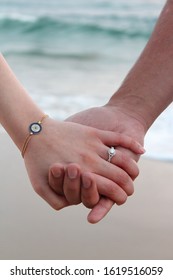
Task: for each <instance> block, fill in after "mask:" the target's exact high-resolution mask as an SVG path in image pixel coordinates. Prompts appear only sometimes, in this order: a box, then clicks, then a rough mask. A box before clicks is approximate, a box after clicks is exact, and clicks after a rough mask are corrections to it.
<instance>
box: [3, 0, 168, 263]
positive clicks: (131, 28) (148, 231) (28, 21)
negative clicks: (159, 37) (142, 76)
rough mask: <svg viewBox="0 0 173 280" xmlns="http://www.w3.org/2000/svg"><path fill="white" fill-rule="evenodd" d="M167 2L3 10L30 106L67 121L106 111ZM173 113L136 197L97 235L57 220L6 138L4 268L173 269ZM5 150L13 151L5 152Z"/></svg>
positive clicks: (7, 50) (114, 0)
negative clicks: (169, 264) (161, 262)
mask: <svg viewBox="0 0 173 280" xmlns="http://www.w3.org/2000/svg"><path fill="white" fill-rule="evenodd" d="M165 2H166V1H164V0H130V1H129V0H87V1H86V0H75V1H74V0H0V50H1V52H2V53H3V55H4V56H5V58H6V59H7V61H8V63H9V64H10V66H11V67H12V69H13V70H14V72H15V74H16V75H17V77H18V78H19V80H20V81H21V82H22V84H23V85H24V86H25V88H26V89H27V90H28V92H29V94H30V95H31V96H32V98H33V99H34V100H35V101H36V102H37V104H39V106H41V107H42V109H43V110H44V111H45V112H46V113H48V114H49V115H50V116H52V117H53V118H56V119H60V120H63V119H65V118H66V117H67V116H69V115H71V114H74V113H76V112H78V111H81V110H84V109H86V108H88V107H93V106H101V105H104V104H105V102H107V101H108V99H109V98H110V96H111V95H112V94H113V93H114V92H115V91H116V89H117V88H118V87H119V85H120V84H121V83H122V81H123V79H124V77H125V76H126V75H127V73H128V71H129V69H130V68H131V67H132V65H133V64H134V62H135V61H136V59H137V58H138V56H139V54H140V53H141V51H142V50H143V48H144V46H145V44H146V42H147V40H148V38H149V36H150V34H151V32H152V30H153V28H154V25H155V22H156V20H157V18H158V15H159V13H160V11H161V9H162V7H163V5H164V3H165ZM172 120H173V108H172V106H170V107H169V108H168V109H167V110H166V111H165V112H164V113H163V114H162V115H161V116H160V117H159V118H158V120H157V121H156V122H155V124H154V125H153V126H152V128H151V129H150V131H149V133H148V135H147V137H146V143H145V147H146V149H147V153H146V157H148V158H152V159H153V158H154V159H157V160H156V161H155V160H148V159H147V158H145V159H144V160H141V161H140V162H139V167H140V172H141V173H140V176H139V177H138V179H137V180H136V181H135V195H133V196H132V197H130V198H129V199H128V201H127V202H126V203H125V204H124V205H123V206H122V207H118V206H114V207H113V209H112V210H111V211H110V213H109V214H108V216H107V217H106V218H105V219H104V220H103V221H101V222H100V223H98V224H97V225H90V224H88V223H87V222H86V217H87V213H88V212H89V210H88V209H86V208H84V207H83V206H82V205H80V206H77V207H75V206H73V207H70V208H66V209H63V210H62V211H60V212H56V211H53V210H52V209H51V208H50V207H49V205H48V204H47V203H45V201H43V200H42V199H41V198H40V197H39V196H38V195H36V194H35V193H34V191H33V190H32V187H31V184H30V182H29V180H28V178H27V174H26V170H25V168H24V164H23V160H22V158H21V156H20V154H19V152H18V151H17V149H16V148H15V147H14V144H13V143H12V141H11V140H10V139H9V137H7V136H6V135H5V133H1V134H0V149H1V151H0V154H1V158H2V160H1V166H0V168H1V172H0V175H1V183H0V188H1V195H0V259H125V260H127V259H172V257H173V250H172V232H173V224H172V222H171V221H172V211H173V204H172V196H173V194H172V181H173V172H172V164H170V163H168V162H165V161H159V160H158V159H162V160H167V161H168V160H169V161H172V160H173V146H172V143H173V121H172ZM5 147H8V148H7V149H6V148H5Z"/></svg>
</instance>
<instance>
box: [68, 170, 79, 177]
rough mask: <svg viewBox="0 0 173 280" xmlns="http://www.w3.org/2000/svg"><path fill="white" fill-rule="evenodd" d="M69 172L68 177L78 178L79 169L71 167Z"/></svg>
mask: <svg viewBox="0 0 173 280" xmlns="http://www.w3.org/2000/svg"><path fill="white" fill-rule="evenodd" d="M67 174H68V177H69V178H70V179H76V178H77V175H78V171H77V170H76V169H73V168H69V169H68V170H67Z"/></svg>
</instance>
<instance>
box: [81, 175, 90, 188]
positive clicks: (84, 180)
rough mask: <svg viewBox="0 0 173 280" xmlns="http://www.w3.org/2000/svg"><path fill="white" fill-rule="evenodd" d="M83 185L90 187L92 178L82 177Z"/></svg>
mask: <svg viewBox="0 0 173 280" xmlns="http://www.w3.org/2000/svg"><path fill="white" fill-rule="evenodd" d="M82 183H83V187H84V188H85V189H89V188H90V187H91V180H90V179H89V178H87V177H83V178H82Z"/></svg>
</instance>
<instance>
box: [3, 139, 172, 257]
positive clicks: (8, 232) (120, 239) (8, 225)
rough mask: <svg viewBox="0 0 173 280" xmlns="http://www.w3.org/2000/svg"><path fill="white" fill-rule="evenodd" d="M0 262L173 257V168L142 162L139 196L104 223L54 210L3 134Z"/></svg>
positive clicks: (78, 211)
mask: <svg viewBox="0 0 173 280" xmlns="http://www.w3.org/2000/svg"><path fill="white" fill-rule="evenodd" d="M0 154H1V164H0V174H1V183H0V186H1V187H0V192H1V193H0V259H1V260H3V259H14V260H15V259H58V260H64V259H81V260H85V259H103V260H104V259H129V260H131V259H173V238H172V235H173V222H172V213H173V164H172V163H168V162H161V161H154V160H148V159H141V161H140V164H139V165H140V176H139V177H138V179H137V180H136V181H135V194H134V195H133V196H132V197H130V198H129V199H128V201H127V202H126V204H124V205H123V206H120V207H118V206H114V208H113V209H112V210H111V212H110V213H109V214H108V215H107V216H106V217H105V219H104V220H103V221H101V222H100V223H98V224H96V225H91V224H89V223H88V222H87V220H86V217H87V213H88V209H86V208H84V207H83V206H82V205H80V206H72V207H70V208H66V209H64V210H61V211H59V212H56V211H54V210H52V209H51V208H50V207H49V205H47V204H46V202H44V201H43V200H42V199H41V198H40V197H39V196H38V195H37V194H35V192H34V191H33V189H32V187H31V185H30V182H29V180H28V178H27V174H26V171H25V167H24V163H23V160H22V158H21V156H20V153H19V152H18V151H17V149H16V148H15V146H14V144H13V143H12V142H11V140H10V139H9V138H8V137H7V135H5V134H0Z"/></svg>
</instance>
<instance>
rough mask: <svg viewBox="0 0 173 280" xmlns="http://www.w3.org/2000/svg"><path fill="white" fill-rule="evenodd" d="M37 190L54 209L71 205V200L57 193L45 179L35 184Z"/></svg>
mask: <svg viewBox="0 0 173 280" xmlns="http://www.w3.org/2000/svg"><path fill="white" fill-rule="evenodd" d="M33 187H34V190H35V192H36V193H37V194H38V195H39V196H41V197H42V198H43V199H44V200H45V201H46V202H47V203H48V204H49V205H50V206H51V207H52V208H53V209H55V210H60V209H62V208H64V207H67V206H69V202H68V201H67V200H66V198H65V197H64V196H61V195H57V194H56V192H54V191H53V190H52V189H51V187H50V186H49V184H48V183H47V181H46V178H45V180H40V182H38V183H36V184H35V185H34V186H33Z"/></svg>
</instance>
